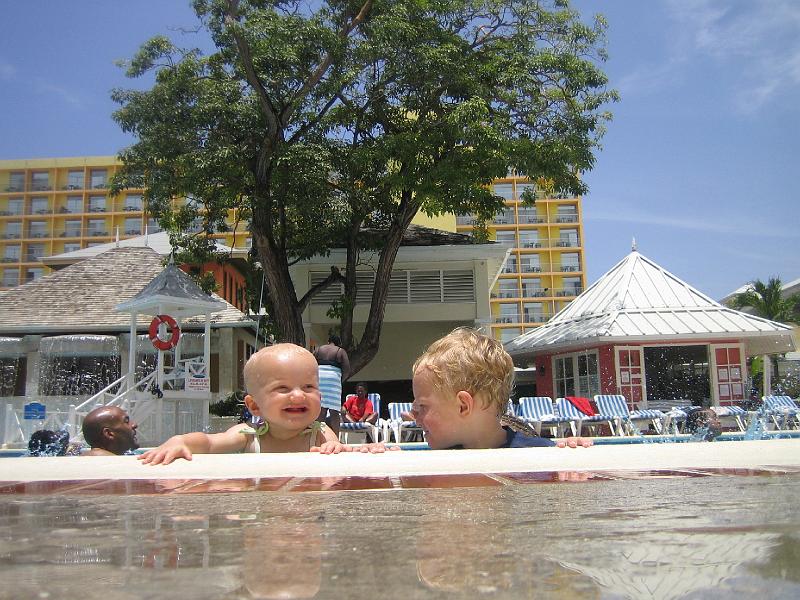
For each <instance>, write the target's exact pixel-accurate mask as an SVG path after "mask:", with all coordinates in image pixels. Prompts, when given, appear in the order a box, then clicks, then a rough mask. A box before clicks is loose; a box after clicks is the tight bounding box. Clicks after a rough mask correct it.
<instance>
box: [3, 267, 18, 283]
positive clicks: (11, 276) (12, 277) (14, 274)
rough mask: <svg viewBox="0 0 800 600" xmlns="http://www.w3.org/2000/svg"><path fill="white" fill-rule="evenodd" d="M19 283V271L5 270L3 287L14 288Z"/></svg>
mask: <svg viewBox="0 0 800 600" xmlns="http://www.w3.org/2000/svg"><path fill="white" fill-rule="evenodd" d="M18 283H19V269H5V270H4V271H3V287H14V286H15V285H17V284H18Z"/></svg>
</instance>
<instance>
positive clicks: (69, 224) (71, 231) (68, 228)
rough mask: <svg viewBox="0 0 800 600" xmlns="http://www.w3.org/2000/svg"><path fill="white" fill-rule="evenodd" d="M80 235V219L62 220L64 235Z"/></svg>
mask: <svg viewBox="0 0 800 600" xmlns="http://www.w3.org/2000/svg"><path fill="white" fill-rule="evenodd" d="M80 236H81V222H80V221H64V237H80Z"/></svg>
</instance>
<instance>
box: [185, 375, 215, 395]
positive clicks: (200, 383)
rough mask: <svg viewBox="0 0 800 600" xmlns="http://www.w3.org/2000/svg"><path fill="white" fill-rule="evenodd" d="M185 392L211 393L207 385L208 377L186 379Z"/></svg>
mask: <svg viewBox="0 0 800 600" xmlns="http://www.w3.org/2000/svg"><path fill="white" fill-rule="evenodd" d="M186 391H187V392H209V391H211V386H210V385H209V381H208V377H187V378H186Z"/></svg>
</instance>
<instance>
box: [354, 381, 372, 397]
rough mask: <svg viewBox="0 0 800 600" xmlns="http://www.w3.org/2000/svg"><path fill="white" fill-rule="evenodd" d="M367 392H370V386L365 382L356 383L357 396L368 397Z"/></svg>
mask: <svg viewBox="0 0 800 600" xmlns="http://www.w3.org/2000/svg"><path fill="white" fill-rule="evenodd" d="M367 394H369V387H367V384H366V383H364V382H361V383H357V384H356V396H358V397H359V398H366V397H367Z"/></svg>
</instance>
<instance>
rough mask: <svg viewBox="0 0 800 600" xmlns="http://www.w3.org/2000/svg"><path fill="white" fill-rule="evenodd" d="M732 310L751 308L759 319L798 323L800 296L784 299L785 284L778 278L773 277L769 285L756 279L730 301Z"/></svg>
mask: <svg viewBox="0 0 800 600" xmlns="http://www.w3.org/2000/svg"><path fill="white" fill-rule="evenodd" d="M730 305H731V307H732V308H736V309H741V308H751V309H753V312H754V313H755V314H756V315H758V316H759V317H763V318H765V319H770V320H772V321H780V322H784V323H796V322H797V320H798V310H800V294H792V295H791V296H789V297H787V298H784V297H783V284H782V282H781V280H780V279H779V278H778V277H771V278H770V279H769V281H768V282H767V283H764V282H763V281H761V280H760V279H755V280H753V281H752V282H750V284H749V285H748V288H747V289H746V290H745V291H744V292H742V293H741V294H736V295H735V296H734V297H733V298H732V299H731V301H730Z"/></svg>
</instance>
